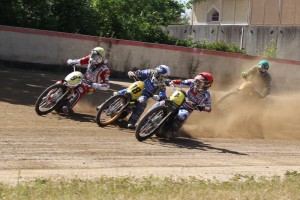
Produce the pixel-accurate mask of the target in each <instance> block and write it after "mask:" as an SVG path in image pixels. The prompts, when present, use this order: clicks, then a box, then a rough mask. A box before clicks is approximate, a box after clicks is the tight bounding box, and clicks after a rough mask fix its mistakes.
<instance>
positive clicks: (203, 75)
mask: <svg viewBox="0 0 300 200" xmlns="http://www.w3.org/2000/svg"><path fill="white" fill-rule="evenodd" d="M213 82H214V79H213V76H212V75H211V74H210V73H208V72H200V73H198V75H197V76H196V77H195V78H194V84H195V86H196V87H197V88H199V89H200V88H201V89H205V90H206V89H208V88H209V87H211V85H212V83H213ZM200 83H204V85H203V84H202V85H203V86H202V87H201V86H200V85H201V84H200Z"/></svg>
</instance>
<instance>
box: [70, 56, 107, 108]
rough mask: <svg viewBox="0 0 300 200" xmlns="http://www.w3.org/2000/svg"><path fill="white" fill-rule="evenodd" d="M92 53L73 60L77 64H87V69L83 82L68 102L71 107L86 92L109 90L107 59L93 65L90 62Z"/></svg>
mask: <svg viewBox="0 0 300 200" xmlns="http://www.w3.org/2000/svg"><path fill="white" fill-rule="evenodd" d="M89 60H90V55H87V56H85V57H83V58H81V59H76V60H73V63H75V64H77V65H86V64H87V70H86V73H85V74H84V75H83V78H84V81H83V83H82V84H81V85H80V86H78V87H77V88H76V89H75V92H74V95H73V96H72V98H71V99H70V101H69V103H68V107H69V108H73V107H74V106H75V105H76V103H77V102H78V101H79V99H80V98H81V97H82V96H83V95H84V94H86V93H93V92H95V90H108V89H109V76H110V70H109V69H108V67H107V65H106V64H107V60H106V59H104V60H103V61H102V62H101V63H100V64H97V65H96V66H95V67H92V66H91V64H90V62H89Z"/></svg>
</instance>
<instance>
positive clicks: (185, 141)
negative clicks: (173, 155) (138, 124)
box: [149, 137, 248, 156]
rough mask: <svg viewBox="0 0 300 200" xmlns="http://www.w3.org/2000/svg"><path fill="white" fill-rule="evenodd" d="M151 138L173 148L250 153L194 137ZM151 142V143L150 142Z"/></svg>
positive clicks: (243, 154) (242, 154)
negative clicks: (214, 144) (215, 145)
mask: <svg viewBox="0 0 300 200" xmlns="http://www.w3.org/2000/svg"><path fill="white" fill-rule="evenodd" d="M149 140H152V141H153V142H154V143H152V142H151V144H152V145H156V144H157V142H158V144H159V145H161V146H164V147H171V148H186V149H197V150H201V151H211V150H213V151H219V153H228V154H235V155H241V156H246V155H248V154H245V153H241V152H237V151H232V150H229V149H225V148H218V147H213V146H211V145H209V144H205V143H203V142H200V141H199V140H194V139H192V138H184V137H175V138H172V139H170V140H168V139H163V138H156V137H153V138H150V139H149ZM149 144H150V143H149Z"/></svg>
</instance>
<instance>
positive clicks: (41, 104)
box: [35, 84, 67, 115]
mask: <svg viewBox="0 0 300 200" xmlns="http://www.w3.org/2000/svg"><path fill="white" fill-rule="evenodd" d="M66 90H67V87H66V86H65V85H61V84H54V85H51V86H50V87H48V88H46V89H45V90H44V91H43V92H42V94H41V95H40V96H39V97H38V99H37V101H36V103H35V112H36V114H38V115H46V114H48V113H50V112H51V111H53V110H54V109H56V108H57V106H58V105H59V103H60V102H61V101H62V100H63V99H61V96H62V95H64V94H65V92H66Z"/></svg>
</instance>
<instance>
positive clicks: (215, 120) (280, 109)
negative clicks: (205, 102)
mask: <svg viewBox="0 0 300 200" xmlns="http://www.w3.org/2000/svg"><path fill="white" fill-rule="evenodd" d="M212 93H213V91H212ZM218 95H219V96H221V95H224V93H222V94H215V95H214V97H215V98H220V97H218ZM299 100H300V93H297V94H288V95H276V96H272V95H269V96H267V97H266V98H264V99H259V100H257V101H254V102H252V101H246V102H243V103H241V104H239V103H236V104H234V106H232V107H231V108H230V109H229V110H226V113H223V112H222V111H221V110H218V106H217V105H214V107H213V110H212V112H211V113H204V112H201V113H200V112H196V111H195V112H193V113H192V115H191V116H190V118H189V119H188V121H187V123H186V124H185V125H184V126H183V127H182V131H183V132H185V133H186V134H189V135H191V137H194V138H203V137H206V138H249V139H250V138H251V139H282V140H292V139H296V140H300V107H299V102H300V101H299Z"/></svg>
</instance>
